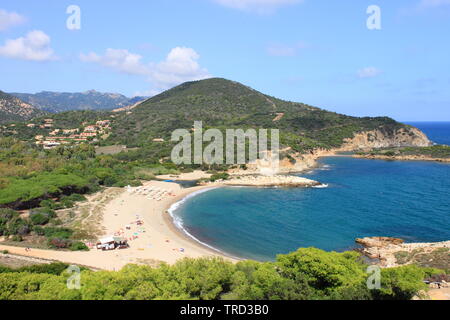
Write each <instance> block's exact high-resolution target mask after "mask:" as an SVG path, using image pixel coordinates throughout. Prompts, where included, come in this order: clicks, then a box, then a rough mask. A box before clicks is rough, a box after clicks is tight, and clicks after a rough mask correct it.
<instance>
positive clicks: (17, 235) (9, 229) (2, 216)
mask: <svg viewBox="0 0 450 320" xmlns="http://www.w3.org/2000/svg"><path fill="white" fill-rule="evenodd" d="M55 217H56V213H55V212H54V211H53V210H52V209H49V208H39V209H33V210H31V211H30V213H29V216H28V218H24V217H22V216H21V215H20V214H19V213H18V212H16V211H14V210H11V209H6V208H3V209H0V236H5V237H11V239H12V240H13V241H16V242H21V241H23V237H25V236H28V235H35V236H42V237H45V238H46V239H47V244H48V246H49V247H50V248H54V249H70V250H72V251H86V250H88V248H87V247H86V245H85V244H84V243H82V242H79V241H75V240H72V235H73V230H71V229H69V228H63V227H58V226H55V223H50V222H52V221H54V220H52V219H54V218H55Z"/></svg>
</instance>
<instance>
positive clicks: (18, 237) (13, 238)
mask: <svg viewBox="0 0 450 320" xmlns="http://www.w3.org/2000/svg"><path fill="white" fill-rule="evenodd" d="M11 240H12V241H14V242H22V241H23V238H22V236H20V235H18V234H16V235H14V236H13V237H12V239H11Z"/></svg>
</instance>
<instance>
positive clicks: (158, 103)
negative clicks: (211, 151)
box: [107, 78, 408, 152]
mask: <svg viewBox="0 0 450 320" xmlns="http://www.w3.org/2000/svg"><path fill="white" fill-rule="evenodd" d="M200 120H201V121H203V126H204V127H206V128H208V127H214V128H223V129H224V128H264V129H280V130H281V138H282V142H283V144H284V145H286V146H290V147H292V148H293V149H294V150H295V151H299V152H306V151H309V150H312V149H315V148H335V147H339V146H340V145H342V143H343V140H344V139H345V138H352V137H353V136H354V134H355V133H358V132H362V131H370V130H374V129H379V130H382V131H383V132H385V133H386V134H387V135H388V136H389V135H393V134H394V132H395V131H396V130H398V129H400V128H407V127H408V126H406V125H403V124H401V123H398V122H396V121H394V120H392V119H390V118H386V117H381V118H356V117H350V116H345V115H341V114H337V113H334V112H329V111H325V110H322V109H319V108H315V107H312V106H308V105H306V104H302V103H296V102H288V101H283V100H280V99H277V98H274V97H271V96H267V95H264V94H262V93H260V92H258V91H256V90H253V89H251V88H249V87H246V86H244V85H242V84H240V83H237V82H233V81H229V80H225V79H219V78H216V79H208V80H202V81H196V82H188V83H184V84H182V85H180V86H178V87H175V88H173V89H171V90H168V91H166V92H164V93H162V94H160V95H157V96H155V97H153V98H150V99H148V100H146V101H145V102H143V103H142V104H140V105H139V106H138V107H136V108H135V109H133V112H132V113H131V114H122V115H121V116H120V117H119V118H117V120H116V121H115V124H114V130H113V134H112V135H111V136H110V137H109V139H108V140H107V143H117V144H124V145H127V146H133V147H142V146H145V145H146V144H148V143H149V141H151V139H153V138H164V139H166V140H168V139H170V136H171V133H172V132H173V131H174V130H175V129H190V128H191V127H192V126H193V124H194V121H200Z"/></svg>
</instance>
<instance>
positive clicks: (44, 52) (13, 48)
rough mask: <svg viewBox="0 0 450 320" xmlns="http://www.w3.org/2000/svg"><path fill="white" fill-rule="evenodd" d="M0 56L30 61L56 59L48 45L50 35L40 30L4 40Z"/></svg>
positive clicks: (0, 48)
mask: <svg viewBox="0 0 450 320" xmlns="http://www.w3.org/2000/svg"><path fill="white" fill-rule="evenodd" d="M0 56H3V57H7V58H13V59H20V60H30V61H48V60H55V59H56V56H55V55H54V52H53V49H52V48H51V47H50V37H49V36H48V35H46V34H45V33H44V32H42V31H40V30H34V31H30V32H28V33H27V35H26V36H25V37H20V38H17V39H14V40H11V39H10V40H6V42H5V44H4V45H3V46H2V47H0Z"/></svg>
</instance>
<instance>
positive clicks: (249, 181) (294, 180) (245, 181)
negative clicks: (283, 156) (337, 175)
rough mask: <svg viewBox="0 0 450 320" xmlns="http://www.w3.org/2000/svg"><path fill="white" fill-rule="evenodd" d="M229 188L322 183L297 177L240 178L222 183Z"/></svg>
mask: <svg viewBox="0 0 450 320" xmlns="http://www.w3.org/2000/svg"><path fill="white" fill-rule="evenodd" d="M221 184H223V185H228V186H253V187H314V186H319V185H321V183H320V182H317V181H314V180H310V179H306V178H302V177H297V176H282V175H277V176H238V177H234V178H232V179H230V180H226V181H222V182H221Z"/></svg>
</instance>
